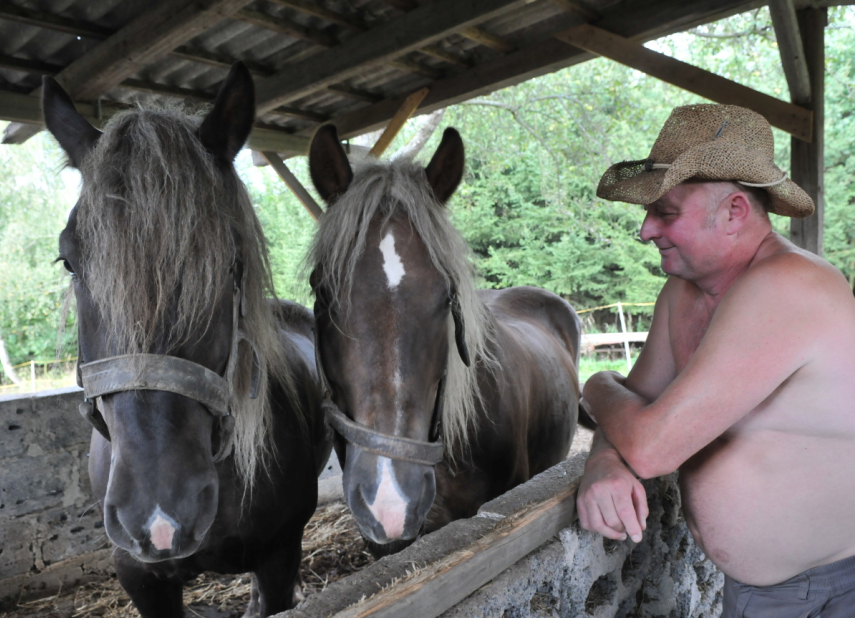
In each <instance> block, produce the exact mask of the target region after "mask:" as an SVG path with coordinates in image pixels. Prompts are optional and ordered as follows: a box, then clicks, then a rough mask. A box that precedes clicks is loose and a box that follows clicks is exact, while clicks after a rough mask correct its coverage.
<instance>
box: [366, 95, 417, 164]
mask: <svg viewBox="0 0 855 618" xmlns="http://www.w3.org/2000/svg"><path fill="white" fill-rule="evenodd" d="M428 92H430V88H422V89H421V90H418V91H416V92H414V93H413V94H411V95H410V96H408V97H407V98H406V99H404V102H403V103H402V104H401V107H400V108H399V109H398V112H397V113H396V114H395V115H394V116H393V117H392V120H390V121H389V124H388V125H386V130H385V131H383V134H382V135H381V136H380V139H378V140H377V143H376V144H374V148H372V149H371V152H369V153H368V154H370V155H371V156H373V157H377V158H378V159H379V158H380V156H381V155H382V154H383V153H384V152H385V150H386V149H387V148H388V147H389V144H391V143H392V140H393V139H395V136H396V135H397V134H398V132H399V131H400V130H401V129H402V128H403V126H404V125H405V124H406V122H407V120H409V119H410V116H412V115H413V113H415V111H416V110H417V109H418V108H419V105H421V104H422V101H424V98H425V97H426V96H427V95H428Z"/></svg>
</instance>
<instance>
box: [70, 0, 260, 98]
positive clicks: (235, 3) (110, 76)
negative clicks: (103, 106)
mask: <svg viewBox="0 0 855 618" xmlns="http://www.w3.org/2000/svg"><path fill="white" fill-rule="evenodd" d="M245 4H248V0H211V1H209V2H206V3H205V4H204V5H202V7H204V8H201V7H200V4H199V3H198V2H197V1H196V0H181V1H180V2H176V1H171V0H167V1H162V2H160V3H159V4H157V5H155V6H154V7H153V8H152V9H151V10H148V11H145V12H143V13H142V14H141V15H139V16H138V17H137V18H136V19H134V20H132V21H131V22H130V23H129V24H127V25H126V26H124V27H123V28H120V29H119V30H118V31H117V32H116V33H115V34H113V35H112V36H110V37H109V38H108V39H107V40H105V41H104V42H103V43H102V44H101V45H99V46H98V47H96V48H95V49H93V50H91V51H89V52H87V53H85V54H84V55H83V56H81V57H80V58H78V59H77V60H75V61H74V62H72V63H71V64H70V65H68V66H67V67H66V68H65V69H63V70H62V72H61V73H60V74H59V75H57V77H56V79H57V81H58V82H59V83H60V84H62V85H63V87H64V88H65V89H66V90H67V91H68V93H69V95H70V96H71V97H72V98H73V99H82V100H85V101H91V100H95V99H97V98H98V97H99V96H101V95H102V94H104V92H106V91H107V90H109V89H110V88H112V87H114V86H116V85H118V84H120V83H121V82H122V81H123V80H125V79H127V78H128V77H130V76H131V75H133V74H134V73H136V72H137V71H139V69H140V68H142V67H143V66H145V65H147V64H150V63H152V62H154V61H155V60H157V59H159V58H161V57H163V56H166V55H167V54H169V52H171V51H172V50H174V49H175V48H176V47H179V46H180V45H182V44H183V43H185V42H186V41H189V40H190V39H192V38H193V37H194V36H196V35H197V34H200V33H202V32H204V31H205V30H207V29H208V28H210V27H211V26H214V25H216V24H217V23H219V22H220V21H222V20H223V19H226V18H227V17H229V16H230V15H232V14H233V13H235V12H236V11H238V10H239V9H240V8H242V7H243V6H244V5H245Z"/></svg>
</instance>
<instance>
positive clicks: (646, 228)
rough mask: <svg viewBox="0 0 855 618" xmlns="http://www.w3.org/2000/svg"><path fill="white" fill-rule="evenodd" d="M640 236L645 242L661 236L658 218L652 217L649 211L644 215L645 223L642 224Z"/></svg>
mask: <svg viewBox="0 0 855 618" xmlns="http://www.w3.org/2000/svg"><path fill="white" fill-rule="evenodd" d="M639 236H640V237H641V240H643V241H645V242H647V241H648V240H650V239H651V238H656V237H657V236H659V226H658V225H657V224H656V218H655V217H652V216H651V215H650V212H649V211H648V212H647V214H646V215H644V222H643V223H642V224H641V231H640V232H639Z"/></svg>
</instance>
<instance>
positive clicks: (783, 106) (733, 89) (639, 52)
mask: <svg viewBox="0 0 855 618" xmlns="http://www.w3.org/2000/svg"><path fill="white" fill-rule="evenodd" d="M556 38H558V39H560V40H562V41H565V42H566V43H568V44H570V45H573V46H575V47H578V48H580V49H584V50H586V51H589V52H591V53H594V54H598V55H600V56H604V57H606V58H609V59H611V60H614V61H615V62H620V63H621V64H624V65H626V66H629V67H632V68H634V69H637V70H639V71H642V72H643V73H646V74H648V75H650V76H652V77H656V78H657V79H661V80H662V81H665V82H668V83H669V84H673V85H675V86H677V87H678V88H683V89H684V90H688V91H689V92H694V93H695V94H699V95H700V96H702V97H705V98H707V99H709V100H711V101H715V102H716V103H724V104H728V105H741V106H742V107H747V108H749V109H752V110H754V111H756V112H758V113H760V114H762V115H763V116H765V117H766V119H767V120H768V121H769V124H771V125H772V126H774V127H778V128H779V129H782V130H784V131H786V132H787V133H789V134H791V135H794V136H796V137H798V138H800V139H802V140H804V141H806V142H809V141H810V140H811V139H812V132H813V114H812V112H811V111H810V110H808V109H805V108H804V107H801V106H798V105H794V104H792V103H788V102H786V101H781V100H780V99H776V98H775V97H770V96H769V95H767V94H764V93H762V92H758V91H756V90H752V89H751V88H748V87H746V86H743V85H742V84H738V83H736V82H734V81H731V80H729V79H726V78H724V77H721V76H720V75H716V74H715V73H711V72H709V71H706V70H704V69H701V68H698V67H696V66H692V65H691V64H688V63H686V62H682V61H680V60H677V59H676V58H671V57H670V56H666V55H665V54H660V53H659V52H656V51H653V50H652V49H647V48H646V47H644V45H642V44H641V43H636V42H635V41H630V40H629V39H625V38H624V37H621V36H618V35H616V34H612V33H611V32H607V31H605V30H603V29H601V28H597V27H596V26H591V25H588V24H586V25H582V26H577V27H575V28H571V29H569V30H566V31H564V32H561V33H559V34H557V35H556Z"/></svg>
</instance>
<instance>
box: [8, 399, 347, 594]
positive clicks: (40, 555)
mask: <svg viewBox="0 0 855 618" xmlns="http://www.w3.org/2000/svg"><path fill="white" fill-rule="evenodd" d="M81 401H83V393H82V391H81V389H79V388H77V387H72V388H66V389H58V390H54V391H44V392H41V393H37V394H34V395H31V396H26V397H21V396H20V395H13V396H5V397H0V609H2V608H3V607H4V606H6V605H8V604H10V603H12V602H15V601H17V600H19V599H27V598H32V597H39V596H47V595H50V594H54V593H55V592H56V591H57V590H59V589H60V588H62V589H64V590H67V589H69V588H70V587H73V586H75V585H78V584H81V583H83V582H86V581H91V580H93V579H98V578H101V577H104V576H105V575H108V574H109V573H111V572H112V565H111V562H110V555H111V553H112V550H111V546H110V543H109V541H108V539H107V536H106V534H105V533H104V527H103V526H104V524H103V520H102V518H101V512H100V510H99V509H98V507H97V504H96V501H95V498H94V497H93V496H92V493H91V490H90V487H89V470H88V467H89V437H90V435H91V432H92V429H91V426H90V425H89V423H87V422H86V421H85V420H83V418H82V417H81V416H80V414H79V413H78V411H77V407H78V405H79V404H80V402H81ZM320 479H321V480H320V486H319V488H318V489H319V498H318V501H319V503H322V504H323V503H325V502H330V501H332V500H337V499H340V498H341V468H340V467H339V465H338V460H337V459H336V458H335V456H334V455H333V456H332V457H331V458H330V461H329V463H328V464H327V466H326V468H325V469H324V472H323V473H322V474H321V477H320Z"/></svg>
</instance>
